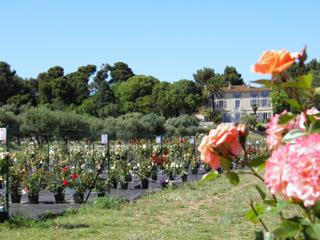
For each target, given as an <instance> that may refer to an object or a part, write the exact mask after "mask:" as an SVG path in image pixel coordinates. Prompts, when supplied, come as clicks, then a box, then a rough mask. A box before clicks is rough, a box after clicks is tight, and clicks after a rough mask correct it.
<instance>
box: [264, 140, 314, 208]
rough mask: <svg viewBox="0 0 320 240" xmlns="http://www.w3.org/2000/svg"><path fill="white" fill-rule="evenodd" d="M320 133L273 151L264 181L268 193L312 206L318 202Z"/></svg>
mask: <svg viewBox="0 0 320 240" xmlns="http://www.w3.org/2000/svg"><path fill="white" fill-rule="evenodd" d="M319 143H320V134H313V135H309V136H302V137H300V138H298V139H297V140H296V141H295V143H294V144H286V145H284V146H281V147H279V148H278V149H277V150H276V151H274V152H273V153H272V155H271V157H270V158H269V159H268V160H267V163H266V171H265V176H264V180H265V183H266V185H267V187H268V188H269V189H270V191H271V193H273V194H274V193H282V194H283V195H284V196H285V197H286V198H289V199H294V200H299V201H302V202H303V204H304V206H306V207H310V206H313V205H314V204H315V203H316V201H317V200H319V199H320V144H319Z"/></svg>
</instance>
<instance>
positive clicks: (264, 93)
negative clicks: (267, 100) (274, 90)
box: [261, 91, 269, 97]
mask: <svg viewBox="0 0 320 240" xmlns="http://www.w3.org/2000/svg"><path fill="white" fill-rule="evenodd" d="M261 97H269V91H263V92H261Z"/></svg>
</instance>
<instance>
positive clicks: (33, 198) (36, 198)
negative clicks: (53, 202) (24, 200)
mask: <svg viewBox="0 0 320 240" xmlns="http://www.w3.org/2000/svg"><path fill="white" fill-rule="evenodd" d="M28 200H29V203H30V204H39V194H36V195H28Z"/></svg>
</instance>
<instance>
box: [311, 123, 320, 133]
mask: <svg viewBox="0 0 320 240" xmlns="http://www.w3.org/2000/svg"><path fill="white" fill-rule="evenodd" d="M309 132H310V133H320V120H316V121H314V122H313V123H311V125H310V128H309Z"/></svg>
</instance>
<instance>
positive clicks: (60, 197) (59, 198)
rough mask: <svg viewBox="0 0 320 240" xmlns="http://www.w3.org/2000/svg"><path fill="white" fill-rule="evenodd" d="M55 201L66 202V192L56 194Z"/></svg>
mask: <svg viewBox="0 0 320 240" xmlns="http://www.w3.org/2000/svg"><path fill="white" fill-rule="evenodd" d="M54 200H55V203H64V202H65V195H64V192H58V193H57V194H55V195H54Z"/></svg>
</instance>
